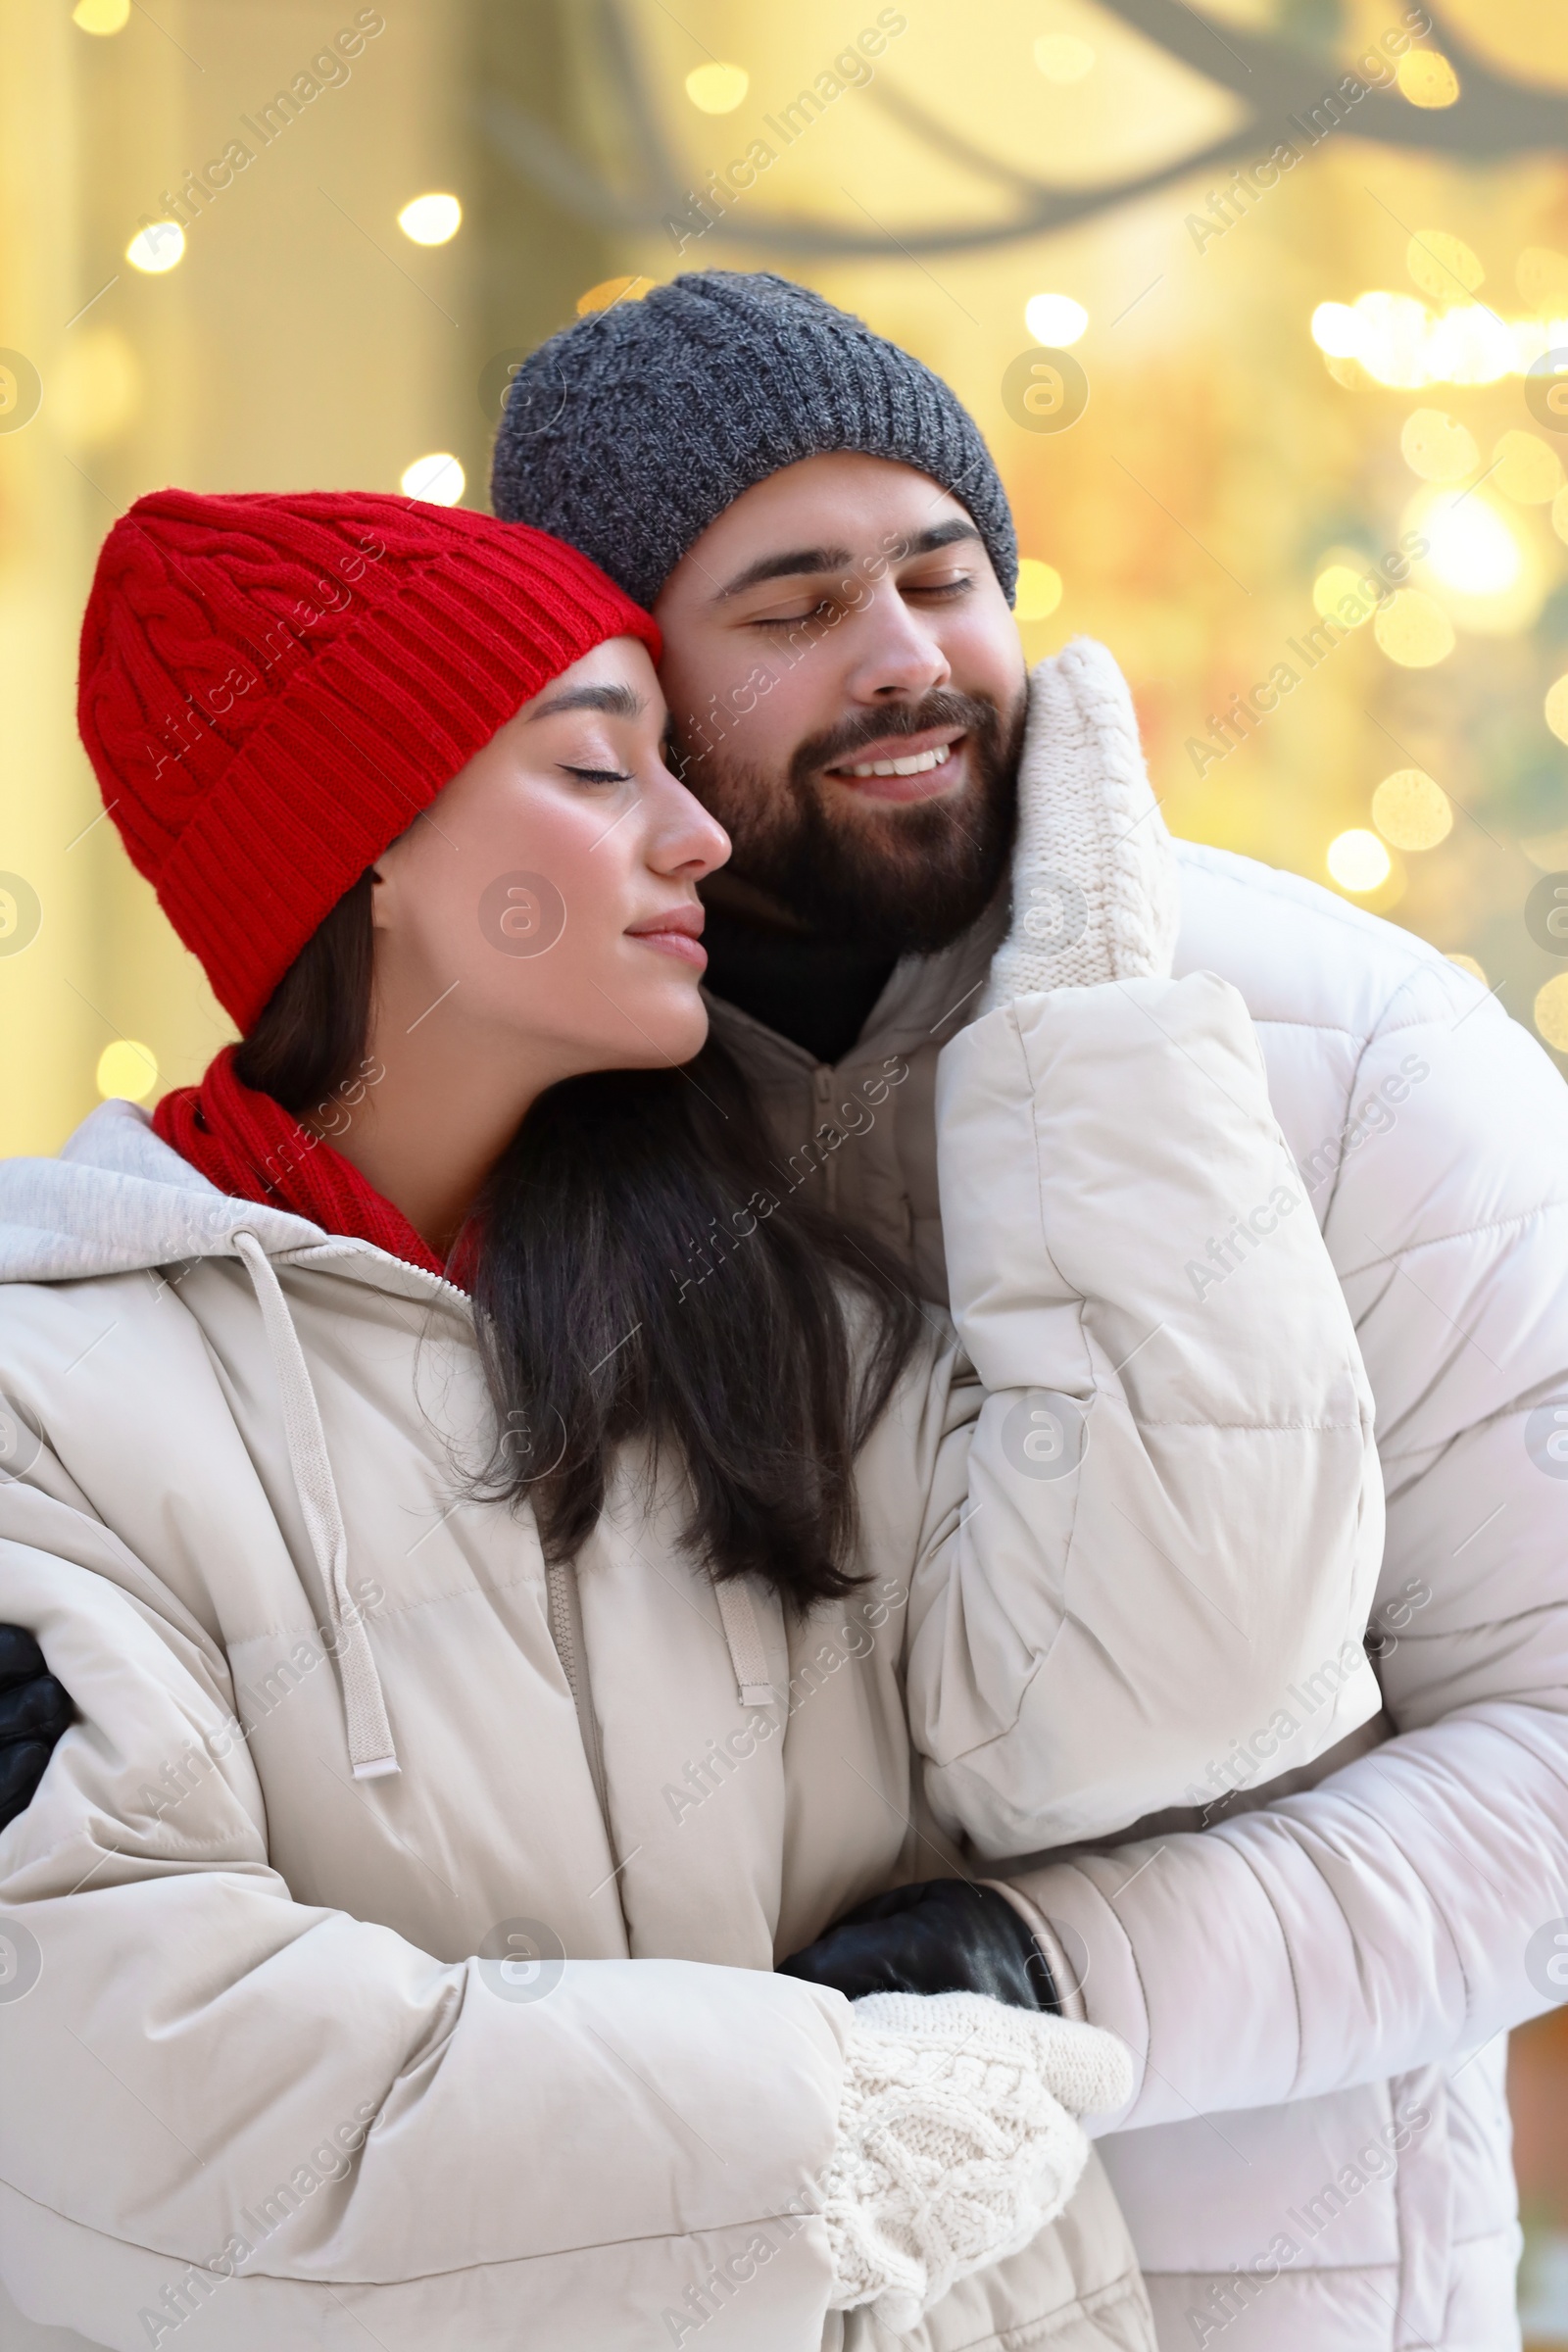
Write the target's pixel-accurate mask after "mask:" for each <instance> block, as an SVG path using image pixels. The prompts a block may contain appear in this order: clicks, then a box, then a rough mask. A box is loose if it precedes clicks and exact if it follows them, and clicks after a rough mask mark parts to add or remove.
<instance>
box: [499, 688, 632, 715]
mask: <svg viewBox="0 0 1568 2352" xmlns="http://www.w3.org/2000/svg"><path fill="white" fill-rule="evenodd" d="M647 708H648V705H647V704H646V703H645V702H644V700H643V698H642V696H641V695H640V694H639V693H638V692H637V691H636V689H635V688H634V687H631V686H567V687H564V689H563V690H562V692H561V693H560V694H553V695H552V696H551V697H550V700H549V701H548V702H547V703H540V704H538V705H537V706H536V707H535V709H533V710H532V711H529V713H528V716H529V718H530V719H535V718H554V717H555V716H556V714H557V712H558V711H608V712H609V714H610V716H611V717H612V718H641V716H642V714H643V712H644V711H646V710H647Z"/></svg>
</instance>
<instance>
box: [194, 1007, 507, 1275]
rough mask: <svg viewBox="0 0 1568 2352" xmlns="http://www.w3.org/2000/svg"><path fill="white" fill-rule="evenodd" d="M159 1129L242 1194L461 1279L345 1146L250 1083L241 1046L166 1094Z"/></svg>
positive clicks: (212, 1178) (225, 1188) (221, 1183)
mask: <svg viewBox="0 0 1568 2352" xmlns="http://www.w3.org/2000/svg"><path fill="white" fill-rule="evenodd" d="M153 1131H154V1133H155V1134H157V1135H159V1136H161V1137H162V1138H163V1140H164V1142H165V1143H166V1144H168V1145H169V1146H170V1147H171V1149H172V1151H175V1152H178V1153H179V1155H180V1157H181V1159H186V1160H189V1162H190V1164H191V1166H192V1167H193V1168H198V1169H200V1171H201V1173H202V1174H203V1175H204V1176H205V1177H206V1178H207V1179H208V1181H209V1183H212V1184H216V1185H217V1186H218V1188H219V1190H220V1191H221V1192H224V1193H227V1194H229V1195H230V1196H231V1197H232V1198H233V1199H235V1200H239V1201H261V1202H263V1203H265V1205H266V1206H268V1207H269V1208H283V1209H288V1210H289V1211H291V1212H292V1214H293V1215H295V1216H297V1217H308V1218H309V1219H310V1221H311V1223H312V1224H313V1225H319V1226H320V1227H321V1228H322V1230H323V1232H326V1233H342V1234H347V1235H349V1236H350V1237H351V1239H353V1240H355V1241H361V1242H373V1243H374V1244H375V1247H376V1248H377V1249H378V1250H386V1252H387V1254H388V1255H389V1256H391V1257H401V1258H402V1259H404V1260H405V1262H406V1263H407V1264H409V1265H411V1266H420V1267H422V1268H423V1270H424V1271H425V1273H427V1274H445V1275H446V1277H447V1279H448V1280H449V1281H457V1279H458V1277H457V1275H456V1274H455V1273H454V1272H453V1271H452V1269H451V1268H450V1267H447V1266H444V1265H443V1264H442V1263H441V1260H440V1259H439V1258H438V1257H437V1256H436V1255H435V1252H434V1251H433V1250H429V1249H427V1248H426V1247H425V1245H424V1243H423V1242H422V1241H421V1240H420V1238H419V1236H418V1235H417V1233H416V1232H415V1230H414V1227H413V1226H412V1225H411V1224H410V1223H409V1220H408V1218H407V1217H406V1216H404V1214H403V1212H402V1210H401V1209H397V1208H394V1207H393V1205H392V1203H391V1201H388V1200H386V1199H385V1198H384V1197H383V1196H382V1195H381V1194H380V1193H378V1192H377V1191H376V1190H375V1188H374V1186H373V1185H371V1184H368V1183H367V1182H366V1180H365V1178H364V1177H363V1176H362V1175H361V1174H360V1171H359V1169H358V1168H357V1167H355V1166H354V1164H353V1162H352V1161H351V1160H347V1159H345V1158H344V1157H343V1154H342V1152H334V1151H333V1149H332V1147H331V1145H330V1144H327V1143H322V1142H321V1141H320V1139H319V1137H317V1136H314V1135H312V1134H310V1133H309V1132H308V1131H307V1130H306V1129H305V1128H303V1127H301V1126H300V1124H299V1123H298V1121H297V1120H296V1119H293V1118H291V1117H290V1115H289V1113H288V1112H287V1111H286V1110H285V1109H284V1108H283V1106H282V1104H281V1103H274V1102H273V1100H272V1098H271V1096H270V1095H259V1094H257V1093H256V1092H255V1091H254V1090H253V1089H252V1088H251V1087H248V1086H242V1085H241V1084H240V1081H239V1080H238V1079H237V1078H236V1077H235V1075H234V1048H233V1047H232V1046H225V1047H224V1048H223V1051H222V1053H221V1054H219V1056H218V1058H217V1060H216V1061H215V1062H214V1063H213V1064H212V1066H211V1067H210V1069H209V1070H208V1072H207V1075H206V1077H205V1078H204V1079H203V1080H202V1082H201V1084H200V1086H181V1087H178V1088H176V1089H175V1091H174V1093H173V1094H172V1095H166V1096H165V1097H164V1099H163V1101H162V1102H161V1103H159V1105H158V1108H157V1109H156V1110H155V1111H154V1112H153ZM462 1254H464V1255H467V1252H466V1251H463V1252H462ZM462 1287H463V1288H464V1289H466V1288H467V1287H468V1285H467V1284H466V1283H464V1284H463V1285H462Z"/></svg>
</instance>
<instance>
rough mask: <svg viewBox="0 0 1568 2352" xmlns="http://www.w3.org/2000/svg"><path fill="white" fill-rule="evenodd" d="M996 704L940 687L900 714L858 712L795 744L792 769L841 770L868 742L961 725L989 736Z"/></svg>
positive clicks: (996, 718) (997, 718)
mask: <svg viewBox="0 0 1568 2352" xmlns="http://www.w3.org/2000/svg"><path fill="white" fill-rule="evenodd" d="M1001 716H1002V714H1001V712H1000V711H998V709H997V706H996V704H995V703H993V702H991V701H990V700H988V699H985V698H982V697H980V696H976V695H972V694H958V693H956V692H955V691H954V690H953V689H952V688H951V687H945V686H944V687H938V688H937V689H936V691H935V692H934V693H932V694H928V695H927V696H926V698H925V700H924V702H922V703H920V704H918V705H914V706H911V705H909V704H907V703H901V704H900V705H899V706H898V708H897V709H896V710H888V711H858V712H857V713H856V715H855V716H854V717H853V718H846V719H844V720H842V721H841V722H840V724H839V725H838V726H836V727H829V728H827V729H825V730H824V732H823V733H822V734H820V735H809V736H808V737H807V739H806V741H805V742H804V743H802V744H800V745H798V746H797V748H796V752H795V756H794V758H793V759H792V760H791V761H790V766H791V768H792V770H793V772H794V773H795V775H796V776H797V777H801V776H806V775H809V774H811V773H812V771H813V770H815V769H817V768H823V767H839V766H842V765H843V763H844V762H845V761H846V760H853V759H854V757H855V755H856V753H857V752H858V751H863V750H864V748H865V746H866V745H867V744H868V743H885V742H886V741H887V739H888V737H889V736H890V735H923V734H924V733H925V732H926V730H927V729H928V728H930V727H961V728H962V729H963V731H964V732H965V734H973V735H991V734H993V733H995V732H996V730H997V729H998V728H999V727H1000V725H1001Z"/></svg>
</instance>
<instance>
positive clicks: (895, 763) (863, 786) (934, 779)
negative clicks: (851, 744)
mask: <svg viewBox="0 0 1568 2352" xmlns="http://www.w3.org/2000/svg"><path fill="white" fill-rule="evenodd" d="M965 742H966V738H965V736H964V735H963V734H962V733H958V734H954V733H952V732H951V731H948V732H945V733H942V734H937V733H935V732H934V731H932V732H927V733H926V734H923V735H893V736H888V737H885V738H884V739H883V741H881V742H880V743H868V744H866V745H864V746H863V747H862V748H861V750H859V751H858V753H857V754H856V756H855V758H854V759H853V760H838V761H836V762H835V763H834V765H833V766H831V767H828V768H824V770H823V771H822V772H823V773H824V775H828V776H831V777H832V779H833V781H834V783H835V784H841V785H843V786H844V787H845V788H846V789H847V790H848V791H851V792H854V793H858V795H859V796H860V798H861V799H862V800H868V801H932V800H936V799H937V798H938V797H939V795H941V794H943V793H948V792H952V791H953V789H954V788H955V786H956V785H957V784H958V783H960V782H961V781H962V778H963V772H964V765H965V762H964V758H963V753H964V746H965Z"/></svg>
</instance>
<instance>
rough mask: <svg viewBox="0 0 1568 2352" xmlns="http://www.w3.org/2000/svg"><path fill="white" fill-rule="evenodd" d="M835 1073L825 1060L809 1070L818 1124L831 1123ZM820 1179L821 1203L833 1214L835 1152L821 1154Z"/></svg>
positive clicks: (836, 1182) (836, 1187)
mask: <svg viewBox="0 0 1568 2352" xmlns="http://www.w3.org/2000/svg"><path fill="white" fill-rule="evenodd" d="M836 1075H837V1072H836V1071H834V1070H832V1069H830V1068H829V1067H828V1065H827V1063H826V1062H825V1061H819V1062H818V1063H817V1065H816V1068H815V1069H814V1070H813V1071H812V1072H811V1096H812V1100H813V1101H814V1103H815V1104H816V1108H817V1111H818V1113H819V1114H820V1115H819V1117H818V1120H817V1125H818V1126H830V1125H831V1124H832V1121H831V1118H830V1117H829V1113H830V1111H831V1109H832V1106H833V1080H834V1078H835V1076H836ZM822 1179H823V1201H822V1204H823V1206H824V1207H825V1208H826V1210H827V1213H828V1215H829V1216H833V1215H835V1214H836V1213H837V1210H838V1205H839V1155H838V1153H837V1152H825V1153H824V1154H823V1158H822Z"/></svg>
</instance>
